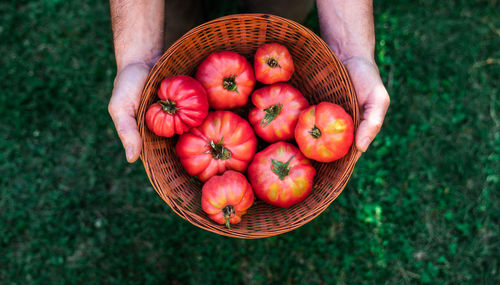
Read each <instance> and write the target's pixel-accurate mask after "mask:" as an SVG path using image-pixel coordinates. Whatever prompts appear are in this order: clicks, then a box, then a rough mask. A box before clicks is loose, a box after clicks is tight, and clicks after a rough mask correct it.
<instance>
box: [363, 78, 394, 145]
mask: <svg viewBox="0 0 500 285" xmlns="http://www.w3.org/2000/svg"><path fill="white" fill-rule="evenodd" d="M389 103H390V99H389V95H388V94H387V91H386V90H385V88H384V85H382V84H381V85H377V86H375V87H374V88H373V89H372V94H369V95H368V97H367V101H366V103H365V104H364V105H363V117H362V121H361V123H360V124H359V127H358V130H357V132H356V147H357V148H358V149H359V150H360V151H362V152H365V151H366V150H367V149H368V146H369V145H370V143H371V142H372V141H373V139H374V138H375V137H376V136H377V134H378V132H379V131H380V128H381V127H382V124H383V123H384V117H385V113H386V112H387V108H389Z"/></svg>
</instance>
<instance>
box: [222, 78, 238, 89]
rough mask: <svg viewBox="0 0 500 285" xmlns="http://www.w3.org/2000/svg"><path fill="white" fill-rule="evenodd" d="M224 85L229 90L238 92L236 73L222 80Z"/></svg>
mask: <svg viewBox="0 0 500 285" xmlns="http://www.w3.org/2000/svg"><path fill="white" fill-rule="evenodd" d="M222 87H224V89H226V90H228V91H236V92H238V86H237V85H236V75H231V76H229V77H226V78H224V80H222Z"/></svg>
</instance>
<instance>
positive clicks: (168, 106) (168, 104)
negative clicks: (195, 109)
mask: <svg viewBox="0 0 500 285" xmlns="http://www.w3.org/2000/svg"><path fill="white" fill-rule="evenodd" d="M158 104H160V105H161V108H162V110H163V111H165V112H167V113H169V114H171V115H173V114H175V112H177V109H178V108H177V104H176V103H175V101H174V100H170V99H167V100H165V101H162V100H160V101H158Z"/></svg>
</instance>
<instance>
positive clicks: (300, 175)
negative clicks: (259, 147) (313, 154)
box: [248, 142, 316, 207]
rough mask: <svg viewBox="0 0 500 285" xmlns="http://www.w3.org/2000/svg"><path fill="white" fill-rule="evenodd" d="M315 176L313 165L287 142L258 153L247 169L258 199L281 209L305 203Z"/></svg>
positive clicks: (276, 144)
mask: <svg viewBox="0 0 500 285" xmlns="http://www.w3.org/2000/svg"><path fill="white" fill-rule="evenodd" d="M315 174H316V170H315V169H314V167H313V166H312V165H311V161H310V160H309V159H307V158H305V157H304V155H303V154H302V153H301V152H300V150H299V149H298V148H296V147H295V146H293V145H291V144H289V143H287V142H277V143H274V144H272V145H270V146H268V147H267V148H266V149H264V150H263V151H261V152H258V153H257V154H256V155H255V157H254V159H253V160H252V162H251V163H250V166H248V179H249V180H250V184H252V187H253V189H254V191H255V195H257V197H259V198H260V199H262V200H264V201H266V202H267V203H269V204H271V205H275V206H278V207H289V206H291V205H294V204H296V203H298V202H301V201H302V200H304V199H305V198H306V196H307V195H309V193H310V192H311V189H312V185H313V178H314V175H315Z"/></svg>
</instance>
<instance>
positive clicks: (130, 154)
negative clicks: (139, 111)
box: [109, 104, 142, 163]
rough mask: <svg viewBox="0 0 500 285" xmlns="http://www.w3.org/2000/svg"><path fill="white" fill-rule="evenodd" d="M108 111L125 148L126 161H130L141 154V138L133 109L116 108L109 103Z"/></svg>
mask: <svg viewBox="0 0 500 285" xmlns="http://www.w3.org/2000/svg"><path fill="white" fill-rule="evenodd" d="M109 113H110V115H111V118H112V119H113V123H114V124H115V128H116V131H117V132H118V136H119V137H120V140H121V142H122V144H123V147H124V148H125V155H126V156H127V161H128V162H130V163H132V162H134V161H136V160H137V159H138V158H139V156H140V154H141V148H142V139H141V135H140V134H139V131H138V129H137V122H136V120H135V114H134V113H135V112H134V111H133V110H127V109H123V108H119V107H118V108H117V107H114V106H113V105H112V104H110V112H109Z"/></svg>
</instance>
